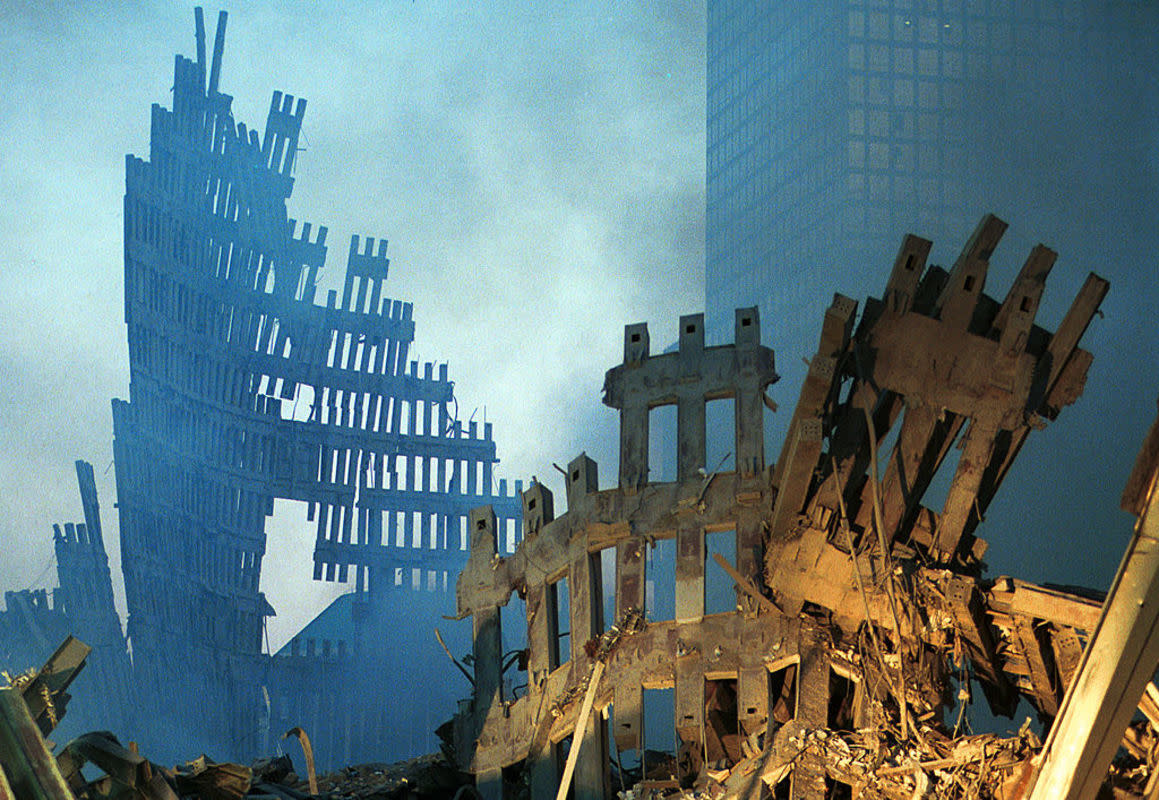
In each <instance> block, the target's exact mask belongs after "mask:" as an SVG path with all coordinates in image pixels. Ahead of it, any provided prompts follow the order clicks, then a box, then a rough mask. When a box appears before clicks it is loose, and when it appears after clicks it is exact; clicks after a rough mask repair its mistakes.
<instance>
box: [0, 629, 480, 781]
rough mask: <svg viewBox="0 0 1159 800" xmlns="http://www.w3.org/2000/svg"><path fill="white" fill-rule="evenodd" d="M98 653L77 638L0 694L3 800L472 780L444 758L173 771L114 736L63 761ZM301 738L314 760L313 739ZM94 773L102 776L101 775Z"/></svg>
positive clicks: (193, 765)
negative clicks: (83, 675)
mask: <svg viewBox="0 0 1159 800" xmlns="http://www.w3.org/2000/svg"><path fill="white" fill-rule="evenodd" d="M88 653H89V648H88V647H87V646H86V645H84V644H83V643H81V642H80V641H78V640H76V639H74V638H72V637H69V638H68V639H67V640H66V641H65V642H64V643H63V644H62V645H61V647H60V648H58V650H57V652H56V654H54V655H53V657H52V658H51V659H50V660H49V661H48V663H46V664H45V665H44V666H43V667H42V668H40V669H39V670H33V671H30V672H28V673H26V674H23V675H20V676H18V677H17V678H15V679H11V680H10V682H9V686H8V687H7V688H3V689H0V800H243V798H244V799H245V800H309V799H310V798H325V799H326V800H339V799H341V800H371V799H372V798H373V799H374V800H429V799H432V798H445V797H451V796H454V795H455V793H456V792H459V791H460V790H462V789H463V788H464V787H466V788H467V789H469V790H470V791H472V792H473V791H474V789H473V787H472V785H471V778H470V776H469V775H466V774H464V773H462V772H460V771H458V770H457V769H456V768H455V767H454V766H452V765H451V764H450V763H449V762H448V760H447V759H446V758H445V757H444V756H442V755H437V756H424V757H422V758H418V759H412V760H411V761H406V762H399V763H397V764H389V765H388V764H367V765H363V766H360V767H347V768H345V769H343V770H340V771H337V772H334V773H330V774H327V775H323V776H320V777H318V778H315V777H314V775H313V768H312V764H311V765H310V766H309V767H308V771H309V772H310V775H309V781H308V784H307V785H303V783H302V781H301V779H300V778H299V777H298V775H297V774H296V773H295V772H294V768H293V764H292V762H291V760H290V758H289V756H286V755H279V756H276V757H270V758H263V759H259V760H257V761H255V762H254V763H253V764H252V765H251V766H245V765H242V764H233V763H217V762H215V761H213V760H212V759H210V758H209V757H208V756H205V755H201V756H199V757H197V758H195V759H193V760H192V761H189V762H186V763H184V764H180V765H178V766H176V767H175V768H173V769H169V768H167V767H164V766H161V765H159V764H156V763H154V762H152V761H149V760H147V759H146V758H145V757H144V756H142V755H141V754H140V753H139V752H138V750H137V747H136V745H135V744H134V743H132V742H130V743H129V746H128V747H124V746H122V745H121V743H120V742H119V741H117V738H116V737H115V736H114V735H113V734H111V733H109V732H107V731H96V732H92V733H86V734H83V735H81V736H78V737H76V738H75V739H73V740H72V741H70V742H69V743H68V744H66V745H65V746H64V747H63V748H60V750H59V752H58V753H57V754H56V755H55V756H54V755H53V753H52V751H53V750H54V745H53V744H52V743H51V742H49V741H48V740H47V739H46V738H45V736H46V735H47V734H48V733H50V732H51V731H52V729H53V727H54V726H55V725H56V723H57V722H59V719H60V717H62V716H63V714H64V710H65V707H66V705H67V701H68V695H67V693H66V692H65V691H64V690H65V688H67V686H68V685H69V683H71V682H72V680H73V679H74V678H75V677H76V675H77V673H79V672H80V670H81V668H83V666H84V660H85V657H86V656H87V655H88ZM290 735H296V736H298V738H299V740H300V741H301V743H302V746H303V749H304V750H305V752H306V754H307V761H308V762H310V760H311V759H310V758H309V756H310V744H309V738H308V737H307V736H306V735H305V733H304V732H303V731H301V730H300V729H294V730H293V731H291V732H290V733H288V734H287V736H290ZM94 770H96V771H98V772H99V773H100V774H99V775H98V776H97V777H95V778H92V777H89V776H91V775H92V774H94Z"/></svg>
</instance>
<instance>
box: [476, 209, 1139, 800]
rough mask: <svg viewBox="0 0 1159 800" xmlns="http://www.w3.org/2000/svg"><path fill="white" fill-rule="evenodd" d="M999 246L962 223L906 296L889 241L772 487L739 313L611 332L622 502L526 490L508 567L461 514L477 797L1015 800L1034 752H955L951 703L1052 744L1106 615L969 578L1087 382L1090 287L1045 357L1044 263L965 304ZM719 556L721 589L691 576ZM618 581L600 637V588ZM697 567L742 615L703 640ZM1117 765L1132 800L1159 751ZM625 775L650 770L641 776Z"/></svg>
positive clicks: (964, 738) (485, 534) (1001, 227)
mask: <svg viewBox="0 0 1159 800" xmlns="http://www.w3.org/2000/svg"><path fill="white" fill-rule="evenodd" d="M1005 229H1006V225H1005V223H1003V222H1002V221H1000V220H998V219H996V218H995V217H993V216H986V217H985V218H983V219H982V221H981V222H980V224H979V225H978V227H977V229H976V230H975V232H974V233H973V235H972V236H971V238H970V239H969V241H968V242H967V244H966V245H965V247H964V249H963V250H962V252H961V255H960V256H959V257H958V259H957V261H956V262H955V263H954V265H953V267H952V268H951V269H950V270H949V271H948V272H947V271H946V270H943V269H941V268H939V267H937V266H930V267H928V268H927V266H926V260H927V257H928V254H929V251H930V246H931V244H930V242H929V241H926V240H923V239H920V238H918V237H915V236H907V237H905V239H904V241H903V243H902V246H901V249H900V251H899V253H898V256H897V259H896V262H895V263H894V265H893V269H892V272H891V274H890V276H889V280H888V282H887V284H886V287H885V292H884V294H883V296H882V297H881V298H880V299H875V298H870V299H869V300H867V301H866V303H865V306H864V308H863V309H862V312H861V315H860V319H858V318H857V304H856V303H855V302H853V301H852V300H850V299H849V298H846V297H843V296H841V295H837V296H835V298H834V300H833V303H832V305H831V306H830V307H829V308H828V309H827V310H826V312H825V315H824V319H823V320H822V324H821V335H820V342H819V345H818V348H817V352H816V354H815V355H814V356H813V358H812V359H811V361H810V363H809V371H808V377H807V379H806V381H805V382H804V384H803V386H802V388H801V392H800V396H799V399H798V401H797V405H796V408H795V409H794V410H793V411H792V418H791V423H790V425H789V435H788V437H787V439H786V441H785V442H784V444H783V446H782V448H781V451H780V455H779V457H778V458H777V460H776V462H775V464H772V465H768V464H766V460H765V453H764V445H763V435H762V431H763V416H762V415H763V407H764V406H765V405H766V404H768V405H769V406H771V405H772V403H771V401H770V400H769V398H768V396H767V395H766V393H765V390H766V388H767V387H768V386H769V385H770V384H771V383H772V382H773V381H775V380H776V378H777V376H776V372H775V369H774V354H773V351H772V350H771V349H769V348H767V347H764V346H762V345H761V342H760V321H759V319H758V315H757V310H756V309H755V308H749V309H740V310H738V311H737V312H736V322H735V339H734V341H733V343H732V344H730V345H725V346H718V347H705V340H704V320H703V317H702V315H693V316H686V317H682V318H681V320H680V332H679V347H678V350H677V352H672V353H668V354H664V355H652V354H651V353H650V350H649V336H648V329H647V327H646V326H645V325H629V326H627V327H626V328H625V333H624V361H623V363H622V364H620V365H619V366H617V367H615V368H614V369H612V370H610V371H609V372H608V374H607V379H606V383H605V397H604V401H605V403H607V404H608V405H610V406H611V407H613V408H615V409H616V410H617V411H618V412H619V416H620V463H619V480H618V486H617V487H616V488H614V489H608V490H603V491H600V490H598V484H597V481H596V464H595V463H594V462H592V461H591V460H590V459H588V458H587V457H586V456H581V457H579V458H577V459H576V460H575V461H573V462H572V463H571V464H570V465H569V467H568V472H567V476H566V490H567V513H566V514H563V515H562V516H560V517H558V518H554V517H553V510H554V509H553V505H554V501H553V498H552V496H551V494H550V492H549V491H548V490H547V489H546V488H545V487H543V486H541V485H538V484H536V485H532V486H531V487H530V488H529V489H528V490H527V491H526V492H524V493H523V530H524V539H523V542H522V543H521V545H520V546H519V548H518V550H517V551H516V552H515V553H514V554H513V555H510V556H506V557H501V556H500V555H499V554H497V552H496V542H497V539H496V536H495V519H494V516H493V513H492V511H491V510H490V509H487V508H479V509H476V510H474V511H473V512H472V517H471V519H472V522H471V537H472V540H471V556H470V560H469V562H468V564H467V567H466V569H465V570H464V571H463V573H462V574H461V575H460V577H459V582H458V588H457V598H458V608H459V613H460V615H462V616H464V617H466V616H468V615H469V616H470V618H471V620H472V631H473V636H474V650H473V652H474V669H475V676H474V680H475V691H474V694H473V699H472V703H471V704H470V705H469V707H466V708H464V709H463V710H462V711H461V712H460V714H459V715H458V716H457V717H456V718H455V725H454V727H455V742H456V748H457V754H458V758H459V759H460V761H461V762H462V763H463V764H464V765H468V766H469V768H470V769H471V771H472V772H474V774H475V775H476V779H477V785H478V786H479V788H480V790H481V791H482V793H483V794H484V796H486V797H493V798H497V797H500V796H503V795H504V794H505V793H508V794H512V795H517V794H518V791H517V790H516V788H515V787H514V786H513V785H512V781H513V775H512V770H513V769H514V767H515V766H516V765H520V764H522V765H523V766H524V767H525V768H526V773H525V774H528V775H529V776H530V777H529V779H528V780H529V782H530V796H531V797H535V798H540V797H551V796H557V795H556V787H557V786H559V784H560V782H561V780H562V781H563V782H564V783H568V782H574V787H573V790H574V793H575V797H577V798H606V797H611V796H614V794H613V791H614V790H615V789H621V788H625V789H626V788H628V787H629V786H631V785H632V784H633V783H638V784H639V785H638V786H637V788H638V789H647V788H649V787H650V788H652V789H663V788H665V787H670V788H674V787H676V786H681V787H683V788H685V789H688V788H696V789H700V790H702V791H704V792H706V795H705V796H711V797H719V796H730V797H752V798H759V797H770V796H771V797H776V798H781V797H786V798H787V797H791V798H808V799H810V800H813V799H815V800H821V798H841V797H845V798H852V797H857V798H862V799H863V800H867V799H868V798H911V797H930V796H937V797H945V798H949V797H955V798H957V797H994V798H1012V797H1016V796H1020V794H1019V792H1021V791H1022V790H1023V789H1025V786H1026V782H1027V780H1028V778H1029V775H1030V772H1029V770H1030V769H1031V762H1032V758H1033V757H1035V755H1036V754H1037V753H1038V752H1039V750H1038V748H1039V742H1038V741H1037V739H1036V738H1035V736H1034V734H1033V732H1031V731H1028V730H1027V728H1026V726H1023V729H1022V731H1021V732H1020V733H1019V734H1017V735H1012V736H1009V737H1006V738H1002V737H998V736H994V735H977V736H968V735H965V732H964V730H963V728H962V727H961V721H962V717H961V715H962V713H963V710H964V708H965V703H966V702H968V701H969V699H970V693H971V685H972V684H973V685H979V686H980V687H981V690H982V693H983V694H984V696H985V700H986V701H987V703H988V705H989V707H990V709H991V710H992V711H993V712H994V713H997V714H1000V715H1006V716H1010V715H1011V714H1013V713H1014V711H1015V707H1016V704H1017V703H1018V702H1019V699H1020V698H1025V699H1026V700H1029V702H1030V703H1031V704H1032V705H1033V706H1034V708H1035V710H1036V711H1037V713H1038V715H1039V717H1040V719H1041V720H1043V721H1044V722H1046V723H1047V724H1049V722H1050V720H1051V719H1052V718H1054V717H1055V716H1056V715H1057V714H1058V713H1059V710H1060V703H1061V702H1062V699H1063V694H1064V691H1065V690H1066V687H1067V686H1068V684H1069V683H1070V682H1071V680H1072V678H1073V677H1074V675H1075V674H1076V671H1077V670H1079V668H1080V662H1081V661H1082V655H1083V648H1084V645H1085V644H1086V641H1087V637H1088V635H1089V634H1090V633H1091V632H1092V631H1093V630H1094V629H1095V628H1096V624H1097V622H1098V620H1099V615H1100V611H1101V607H1102V603H1101V599H1100V598H1098V597H1097V596H1096V597H1091V596H1087V595H1085V594H1082V593H1076V592H1075V591H1064V590H1060V589H1057V588H1050V587H1046V586H1037V585H1033V584H1030V583H1026V582H1024V581H1020V580H1016V579H1010V578H997V579H986V578H984V577H983V574H982V573H983V567H984V565H983V562H982V559H983V557H984V554H985V552H986V543H985V541H984V540H982V539H981V538H979V537H978V525H979V523H980V522H981V520H982V517H983V515H984V514H985V512H986V510H987V508H988V507H989V505H990V503H991V501H992V500H993V498H994V496H995V493H996V492H997V490H998V488H999V486H1000V485H1001V483H1002V480H1003V478H1004V477H1005V476H1006V475H1007V473H1008V471H1009V469H1010V465H1011V463H1012V461H1013V460H1014V458H1015V457H1016V456H1017V454H1018V452H1019V450H1020V448H1021V446H1022V444H1023V443H1024V441H1025V439H1026V437H1027V436H1028V435H1029V433H1030V431H1031V430H1033V429H1035V428H1040V427H1042V426H1044V425H1045V424H1046V423H1047V422H1048V421H1050V420H1053V419H1054V418H1055V417H1056V416H1057V415H1058V414H1059V412H1060V411H1061V409H1062V408H1063V407H1065V406H1067V405H1070V404H1071V403H1073V402H1074V401H1075V400H1076V399H1077V398H1078V396H1079V395H1080V394H1081V392H1082V389H1083V385H1084V381H1085V378H1086V373H1087V369H1088V366H1089V365H1090V363H1091V354H1090V353H1089V352H1087V351H1085V350H1083V349H1081V348H1079V347H1078V344H1079V340H1080V338H1081V337H1082V335H1083V333H1084V331H1085V330H1086V328H1087V326H1088V324H1089V322H1090V320H1091V319H1092V317H1093V315H1094V314H1095V313H1096V311H1097V309H1098V307H1099V304H1100V302H1101V301H1102V299H1103V297H1104V295H1105V293H1106V291H1107V283H1106V281H1104V280H1102V279H1101V278H1099V277H1098V276H1096V275H1094V274H1092V275H1090V277H1089V278H1088V279H1087V281H1086V283H1085V284H1084V286H1083V287H1082V289H1081V291H1080V292H1079V293H1078V295H1077V297H1076V298H1075V299H1074V302H1073V304H1072V305H1071V307H1070V310H1069V311H1068V313H1067V314H1066V316H1065V318H1064V319H1063V320H1062V322H1061V323H1060V324H1059V326H1058V329H1057V330H1056V331H1055V332H1054V333H1053V334H1052V333H1051V332H1049V331H1048V330H1046V329H1044V328H1043V327H1040V326H1039V325H1036V324H1035V314H1036V311H1037V309H1038V306H1039V301H1040V299H1041V297H1042V293H1043V290H1044V287H1045V281H1046V278H1047V275H1048V273H1049V272H1050V270H1051V267H1052V265H1053V263H1054V260H1055V254H1054V253H1053V252H1052V251H1051V250H1049V249H1047V248H1046V247H1043V246H1041V245H1040V246H1038V247H1036V248H1034V249H1033V250H1032V252H1031V253H1030V254H1029V257H1028V258H1027V260H1026V262H1025V264H1024V266H1023V267H1022V269H1021V271H1020V272H1019V274H1018V276H1017V278H1016V279H1015V281H1014V284H1013V285H1012V286H1011V287H1010V289H1009V291H1008V292H1007V293H1006V295H1005V297H1004V298H1003V299H1001V300H999V299H995V298H992V297H990V296H988V295H986V294H984V293H983V285H984V282H985V279H986V272H987V267H988V263H989V259H990V256H991V253H992V252H993V250H994V248H995V246H996V245H997V243H998V241H999V239H1000V238H1001V236H1002V234H1003V232H1004V231H1005ZM720 397H732V398H734V404H735V438H734V452H735V453H736V469H735V471H732V472H721V473H719V474H718V473H716V472H707V473H706V469H708V467H709V465H707V464H706V462H705V450H706V442H705V436H706V434H705V404H706V402H707V401H711V400H713V399H715V398H720ZM664 405H675V406H676V409H677V420H678V421H677V437H676V438H677V442H676V451H677V462H678V468H677V479H676V480H675V481H674V482H669V483H657V482H653V481H650V480H649V474H648V464H649V452H648V447H649V419H650V415H649V411H650V409H655V408H657V407H660V406H664ZM955 461H956V466H954V462H955ZM939 472H946V473H949V474H947V475H945V476H943V477H944V479H946V480H948V482H949V488H948V492H947V494H946V495H945V500H944V502H942V503H938V502H937V501H936V500H934V499H933V496H934V492H933V490H932V489H931V485H932V484H934V483H935V480H936V477H937V476H938V474H939ZM925 503H929V504H930V505H931V506H934V507H927V505H925ZM719 537H724V538H726V539H729V540H731V541H732V542H733V543H734V544H735V551H734V552H735V554H736V556H735V563H727V561H725V560H724V559H719V558H712V559H709V558H706V554H707V553H709V552H712V551H713V550H714V549H715V550H717V552H719V550H720V548H714V547H712V546H711V543H712V541H713V540H716V539H718V538H719ZM664 540H674V542H675V552H676V557H675V575H674V582H673V583H674V587H675V588H674V593H675V598H674V599H675V603H674V608H675V612H674V615H673V618H671V619H643V620H642V619H641V610H642V609H644V608H645V605H646V597H645V593H646V591H649V590H648V589H646V587H649V586H655V585H662V583H661V582H660V581H653V578H654V577H657V576H653V575H649V574H648V570H649V567H648V566H647V563H648V558H647V553H648V551H649V550H650V549H651V548H653V547H655V546H657V544H658V543H660V542H663V541H664ZM604 551H613V552H614V561H613V560H612V559H605V558H604V557H603V556H602V555H601V554H602V553H603V552H604ZM612 563H614V586H615V592H614V603H615V611H614V616H611V617H610V616H609V614H608V613H607V611H608V609H604V608H602V604H603V603H604V602H605V593H604V592H603V591H601V589H600V587H601V586H602V585H604V584H605V582H611V581H612V576H610V575H607V574H605V572H606V570H607V567H608V566H609V565H610V564H612ZM717 567H719V568H720V569H723V570H724V571H725V572H726V573H727V575H728V576H729V578H728V580H729V582H730V583H731V584H732V585H734V586H735V591H736V594H735V599H736V604H735V609H734V610H729V611H726V612H724V613H706V606H705V597H706V581H710V580H712V579H713V577H712V576H713V571H714V570H716V569H717ZM670 582H672V581H671V576H670ZM515 597H520V598H524V599H525V602H526V620H525V622H524V620H515V619H512V617H511V616H508V617H507V619H508V624H509V625H510V624H515V625H520V626H522V625H524V624H526V630H527V641H528V651H527V653H526V654H525V657H524V658H522V659H519V660H518V663H516V661H515V660H512V659H506V660H505V659H504V658H503V655H504V654H503V653H502V651H501V644H500V642H501V635H502V631H501V623H500V617H501V613H502V609H503V608H504V607H505V606H507V605H508V604H509V603H512V602H513V598H515ZM610 619H611V620H614V623H615V624H614V625H609V624H608V621H609V620H610ZM565 639H568V640H569V641H568V642H567V644H566V645H565V644H564V642H565ZM524 666H525V667H526V670H527V672H526V676H525V681H522V680H516V681H514V682H515V683H521V682H525V683H526V689H525V690H521V691H515V692H512V691H510V690H508V689H507V687H506V685H505V681H504V671H505V670H507V669H511V668H515V669H522V668H524ZM666 689H670V690H673V695H674V701H673V705H674V710H673V717H672V718H670V719H664V720H661V721H659V722H657V721H656V720H655V719H654V718H652V717H651V716H650V715H648V714H645V713H644V711H643V709H644V708H645V706H647V705H648V703H647V700H646V698H647V696H648V695H649V693H650V692H656V691H663V690H666ZM1156 696H1159V694H1157V695H1156ZM1134 697H1135V700H1134V701H1133V702H1135V703H1138V697H1139V694H1138V693H1136V694H1135V695H1134ZM1128 699H1130V698H1128ZM1144 705H1145V706H1147V705H1148V704H1147V697H1146V696H1145V697H1144ZM1148 707H1153V710H1154V711H1159V706H1154V703H1153V702H1152V703H1150V706H1148ZM592 709H594V721H593V720H592V719H590V718H589V717H590V716H592V715H591V714H590V712H591V711H592ZM1147 710H1148V709H1147V708H1144V711H1145V712H1146V711H1147ZM947 714H948V716H947ZM1153 716H1154V719H1155V720H1156V721H1159V715H1153ZM649 724H657V725H660V726H661V727H664V728H667V729H669V730H672V729H674V730H675V732H676V734H677V737H676V747H675V748H674V751H673V752H669V753H667V754H664V755H660V756H658V755H657V754H654V753H650V752H646V750H648V749H649V748H650V747H651V745H649V744H648V741H649V736H648V731H647V730H646V728H647V726H648V725H649ZM1124 741H1125V742H1126V743H1127V747H1128V751H1130V754H1132V755H1131V756H1130V757H1133V758H1134V759H1135V763H1134V766H1133V767H1130V768H1128V766H1124V765H1121V764H1120V765H1116V769H1117V770H1118V772H1117V773H1115V775H1117V777H1115V781H1116V783H1115V786H1116V789H1115V791H1116V792H1122V793H1123V794H1122V795H1121V796H1140V795H1139V793H1140V792H1141V791H1142V786H1143V784H1145V783H1146V780H1147V776H1148V775H1150V774H1153V772H1154V766H1155V765H1154V763H1153V762H1152V761H1151V760H1150V759H1152V758H1153V757H1152V756H1151V755H1150V752H1152V751H1149V750H1148V749H1147V748H1148V747H1149V746H1150V744H1149V743H1151V742H1154V741H1156V737H1155V735H1154V732H1153V731H1152V730H1151V728H1150V727H1147V728H1146V730H1143V728H1139V729H1138V730H1135V731H1134V732H1132V731H1131V730H1128V736H1127V739H1126V740H1124ZM628 751H634V755H635V756H636V759H635V760H636V761H643V764H642V765H641V767H640V768H639V769H638V770H637V771H636V772H635V773H634V774H633V773H631V771H630V770H629V769H626V768H623V766H622V765H623V763H624V755H625V753H627V752H628ZM565 754H566V759H565ZM1103 769H1104V772H1105V769H1106V763H1104V764H1103ZM1132 769H1133V770H1134V771H1133V772H1132V771H1131V770H1132ZM505 770H506V775H505ZM1140 776H1142V777H1140ZM1113 777H1114V776H1113ZM505 781H506V783H505ZM1132 781H1134V782H1132ZM558 796H562V794H560V795H558Z"/></svg>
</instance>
